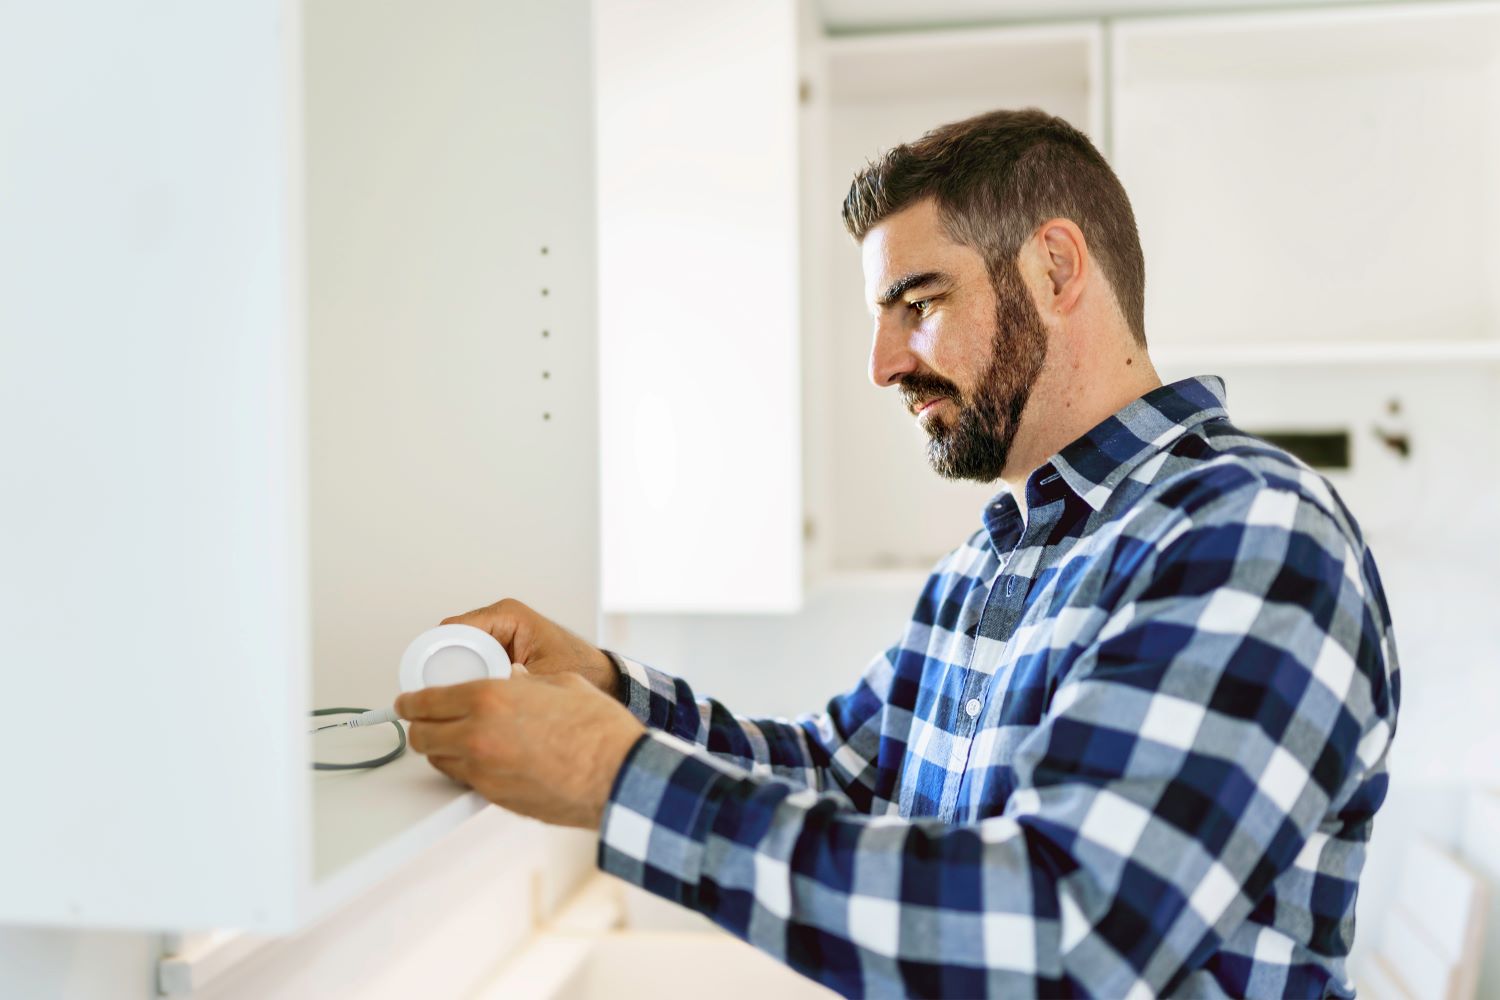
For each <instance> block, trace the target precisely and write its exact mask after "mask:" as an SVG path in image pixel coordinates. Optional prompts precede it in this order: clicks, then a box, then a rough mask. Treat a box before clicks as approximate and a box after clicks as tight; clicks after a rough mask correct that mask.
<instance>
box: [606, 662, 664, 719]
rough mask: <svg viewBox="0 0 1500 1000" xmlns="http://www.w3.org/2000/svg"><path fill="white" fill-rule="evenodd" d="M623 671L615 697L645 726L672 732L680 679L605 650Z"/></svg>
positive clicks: (621, 671)
mask: <svg viewBox="0 0 1500 1000" xmlns="http://www.w3.org/2000/svg"><path fill="white" fill-rule="evenodd" d="M603 652H604V655H605V656H608V657H609V658H610V659H611V660H613V661H614V664H615V669H617V670H618V671H619V672H620V680H619V683H618V684H616V685H615V697H616V698H617V699H619V701H620V703H621V704H622V705H624V706H625V707H626V708H628V709H630V714H631V715H633V716H635V717H636V718H637V719H639V720H640V722H641V724H642V725H645V726H648V727H650V728H652V729H665V730H667V731H668V732H671V731H673V729H674V726H673V723H674V721H675V720H676V716H677V701H678V699H677V678H675V677H673V676H672V675H671V674H669V673H666V672H665V671H661V670H657V669H656V668H655V667H649V666H647V665H646V664H644V663H641V662H639V661H638V660H632V659H631V658H630V657H628V656H622V655H620V654H619V653H615V652H611V651H610V650H608V649H606V650H603Z"/></svg>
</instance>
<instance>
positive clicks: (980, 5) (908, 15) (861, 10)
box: [815, 0, 1368, 34]
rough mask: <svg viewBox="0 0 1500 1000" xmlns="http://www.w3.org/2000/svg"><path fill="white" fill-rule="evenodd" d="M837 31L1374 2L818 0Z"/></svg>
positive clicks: (828, 22)
mask: <svg viewBox="0 0 1500 1000" xmlns="http://www.w3.org/2000/svg"><path fill="white" fill-rule="evenodd" d="M815 2H816V4H817V9H818V13H819V15H820V16H821V19H822V22H823V26H824V28H826V29H827V30H828V31H829V33H831V34H846V33H855V32H863V31H880V30H888V29H892V28H927V27H943V26H957V25H967V24H1000V23H1004V22H1014V21H1062V20H1069V19H1074V18H1092V17H1111V16H1115V17H1118V16H1123V15H1127V14H1129V15H1141V14H1174V13H1187V12H1193V11H1206V10H1213V11H1225V10H1268V9H1278V8H1279V9H1285V8H1288V7H1322V6H1328V5H1330V4H1335V3H1337V4H1347V3H1359V2H1368V0H815Z"/></svg>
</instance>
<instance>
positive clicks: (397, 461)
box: [0, 0, 599, 932]
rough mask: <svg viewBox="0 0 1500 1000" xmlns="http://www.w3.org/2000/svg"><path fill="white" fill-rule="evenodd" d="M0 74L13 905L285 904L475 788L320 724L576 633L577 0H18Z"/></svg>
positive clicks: (364, 869) (580, 22)
mask: <svg viewBox="0 0 1500 1000" xmlns="http://www.w3.org/2000/svg"><path fill="white" fill-rule="evenodd" d="M0 94H4V95H7V96H6V97H4V98H0V148H3V149H4V150H5V154H4V167H3V168H0V454H3V455H4V456H5V459H6V470H7V471H6V484H5V488H4V489H3V490H0V524H3V525H4V528H3V529H0V530H3V534H0V636H3V637H4V639H5V641H6V644H7V652H6V656H5V661H6V664H7V668H6V670H7V673H6V676H7V680H8V692H7V705H8V708H9V711H8V713H7V714H8V719H7V728H8V737H9V740H8V742H9V743H10V746H11V748H12V752H11V753H9V754H7V764H6V766H5V773H4V776H3V783H4V786H5V791H6V802H7V811H6V816H7V822H6V823H5V824H4V832H3V833H0V853H3V854H4V856H5V857H6V858H7V859H8V865H7V875H6V879H5V890H4V892H0V921H3V922H9V923H26V924H35V925H49V924H50V925H61V926H75V927H83V926H93V927H118V928H141V929H157V930H160V929H193V928H203V927H235V928H246V929H252V930H259V931H272V932H276V931H285V930H289V929H292V928H295V927H300V926H304V925H306V924H308V923H309V922H310V921H312V920H314V919H316V918H317V917H319V916H321V915H322V914H325V913H327V912H330V911H331V910H332V909H333V908H334V907H336V906H338V905H339V904H340V903H342V902H344V901H347V900H349V899H352V898H353V897H354V896H355V895H357V894H359V893H361V892H363V891H365V890H366V889H368V888H370V887H371V886H373V885H375V884H377V883H379V882H381V881H382V880H384V879H386V878H387V877H389V876H390V875H392V874H393V873H394V872H396V871H397V870H399V869H400V868H402V866H404V865H405V864H407V863H408V862H409V861H410V860H412V859H413V858H415V857H416V856H417V855H419V854H421V853H422V851H423V850H424V848H425V847H427V846H428V845H430V844H432V843H434V842H435V841H436V840H437V839H438V838H439V837H440V836H441V835H442V834H443V833H444V832H445V831H447V830H450V829H452V828H453V827H454V826H456V825H458V824H460V823H462V822H463V821H464V820H465V818H466V817H468V816H470V815H471V814H473V813H474V812H476V811H478V810H479V809H481V808H483V807H484V804H483V802H482V801H481V800H479V799H478V798H477V797H476V796H474V795H473V794H472V793H464V792H461V791H460V790H459V789H458V787H457V786H455V785H453V784H451V783H449V782H448V781H446V779H444V778H443V777H442V776H441V775H439V774H437V773H436V772H435V771H433V770H432V769H431V768H429V767H427V766H426V765H425V763H424V762H423V761H422V760H421V758H420V757H419V756H418V755H415V754H408V755H407V756H406V757H405V758H403V759H402V760H400V761H397V762H396V763H395V764H392V765H390V766H388V767H385V768H381V769H378V770H375V771H371V772H353V773H335V774H319V775H317V776H314V774H313V772H312V771H311V770H310V768H309V756H310V752H311V749H310V746H309V740H308V738H307V737H306V736H305V735H304V733H305V731H306V730H307V729H308V728H309V719H308V716H307V713H308V711H309V709H310V708H312V707H314V706H318V705H362V706H368V707H375V706H379V705H386V704H389V703H390V700H391V699H392V698H393V697H394V696H395V694H396V666H397V662H398V659H399V657H400V654H401V652H402V650H403V648H404V647H405V645H406V643H407V642H408V641H409V639H410V638H411V637H412V636H413V635H415V634H416V633H417V632H418V631H420V630H422V629H424V628H426V627H428V626H430V625H432V624H435V623H436V622H437V621H438V619H440V618H441V617H443V616H445V615H448V614H452V613H455V612H459V611H464V610H467V609H469V608H471V607H475V606H477V605H481V604H485V603H489V602H490V601H493V600H497V599H499V598H501V597H505V596H514V597H518V598H521V599H522V600H525V601H526V602H527V603H529V604H532V605H533V606H534V607H536V608H538V609H539V610H541V611H542V612H543V613H545V614H548V615H549V616H551V617H553V618H555V619H557V620H558V621H561V622H563V623H564V624H566V625H568V626H569V627H571V628H573V629H575V630H577V631H580V632H582V633H584V634H590V635H591V634H593V633H594V630H595V627H596V624H597V592H598V563H597V542H598V530H597V524H598V505H597V500H596V497H597V484H598V469H597V465H598V454H599V453H598V426H597V416H598V414H597V408H596V402H595V387H596V379H597V367H596V365H597V359H596V336H595V297H594V291H595V274H594V261H595V255H594V240H595V229H594V216H593V198H594V178H593V136H592V131H591V126H590V114H591V102H592V88H591V86H590V66H589V7H588V3H587V2H586V0H569V2H563V3H556V2H549V3H541V2H534V3H519V4H505V5H497V4H491V3H487V2H482V0H463V2H458V3H452V4H445V5H443V6H442V8H441V9H434V8H431V7H430V6H429V5H425V4H421V3H417V2H415V0H380V2H373V3H371V2H357V0H309V2H307V3H306V4H298V3H290V2H283V3H279V4H264V3H254V2H249V0H226V2H223V3H215V4H206V5H188V6H186V7H184V6H183V5H180V4H164V3H150V4H145V5H132V6H131V7H130V8H129V9H128V10H126V9H124V8H118V7H117V6H116V5H113V4H108V3H92V4H88V5H86V10H83V11H79V10H77V9H75V7H73V6H69V7H52V6H36V5H33V6H30V7H28V8H27V10H26V12H25V14H24V16H23V17H21V18H20V19H18V20H12V21H11V22H10V23H8V25H7V30H6V31H4V32H0ZM383 728H384V730H385V733H386V734H389V727H383ZM360 735H361V738H363V739H366V740H374V741H378V740H379V738H380V737H381V735H382V734H381V733H380V731H379V730H371V731H366V732H363V733H361V734H360ZM385 739H387V740H389V739H391V737H390V736H389V735H386V736H385Z"/></svg>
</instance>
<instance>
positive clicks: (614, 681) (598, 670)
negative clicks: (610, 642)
mask: <svg viewBox="0 0 1500 1000" xmlns="http://www.w3.org/2000/svg"><path fill="white" fill-rule="evenodd" d="M597 652H598V654H599V655H598V658H597V659H596V661H595V666H594V671H593V673H592V674H591V676H590V678H589V679H590V680H592V681H593V682H594V686H595V687H597V688H598V689H599V690H600V691H603V692H604V693H605V694H607V695H609V696H610V697H611V698H613V699H615V700H616V701H619V700H620V666H619V662H618V661H617V660H616V659H615V658H614V656H613V654H611V653H610V652H609V651H608V650H605V649H599V650H597Z"/></svg>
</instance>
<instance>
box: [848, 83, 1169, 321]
mask: <svg viewBox="0 0 1500 1000" xmlns="http://www.w3.org/2000/svg"><path fill="white" fill-rule="evenodd" d="M927 197H932V198H935V199H936V200H937V207H938V213H939V215H940V216H941V218H942V220H943V223H944V226H945V227H946V228H947V230H948V232H949V234H950V235H951V236H952V237H953V238H954V239H955V240H957V241H959V242H960V243H963V244H965V245H967V246H971V247H973V248H974V249H975V250H977V251H979V253H980V255H981V256H983V257H984V258H985V261H986V263H987V264H988V265H989V268H990V273H991V276H992V277H993V276H994V275H995V274H997V273H998V272H999V269H1000V268H1002V267H1007V266H1014V262H1015V257H1016V254H1017V252H1018V251H1019V250H1020V249H1021V244H1022V243H1024V242H1025V241H1026V240H1027V238H1029V237H1030V236H1031V234H1032V233H1034V232H1035V231H1036V228H1037V227H1038V226H1040V225H1041V224H1042V223H1043V222H1045V221H1047V220H1048V219H1051V218H1059V217H1060V218H1066V219H1071V220H1072V221H1073V223H1074V224H1075V225H1077V226H1078V228H1079V229H1080V230H1081V231H1082V232H1083V236H1084V239H1085V240H1087V241H1088V245H1089V249H1090V251H1091V252H1092V253H1093V255H1094V259H1095V260H1097V261H1098V262H1099V270H1100V271H1101V272H1102V273H1103V275H1104V277H1105V280H1106V281H1108V282H1109V286H1110V288H1111V289H1112V290H1113V291H1114V294H1115V300H1116V301H1117V302H1118V303H1119V306H1120V312H1121V313H1122V314H1124V316H1125V321H1126V323H1127V324H1129V326H1130V331H1131V333H1133V334H1134V335H1135V339H1136V342H1137V343H1138V344H1140V345H1141V346H1142V347H1144V346H1145V344H1146V259H1145V255H1144V254H1142V253H1141V240H1140V236H1139V234H1138V233H1137V232H1136V228H1135V214H1134V213H1133V212H1132V211H1131V210H1130V199H1129V198H1127V197H1126V196H1125V188H1124V186H1123V185H1122V184H1121V183H1120V179H1119V178H1118V177H1116V176H1115V172H1114V171H1113V170H1111V169H1110V166H1109V163H1108V162H1107V161H1106V160H1105V159H1104V157H1103V156H1102V155H1101V154H1100V152H1099V150H1098V149H1096V148H1094V144H1093V143H1092V142H1090V141H1089V138H1088V136H1086V135H1084V134H1083V133H1082V132H1080V131H1078V130H1077V129H1076V128H1074V127H1073V126H1072V125H1069V124H1068V123H1067V122H1066V121H1064V120H1063V119H1061V118H1058V117H1056V116H1055V115H1049V114H1047V113H1046V112H1045V111H1042V110H1041V109H1040V108H1023V109H1021V110H1018V111H1012V110H1002V111H989V112H986V113H985V114H981V115H975V116H974V117H972V118H965V119H964V120H963V121H957V122H951V123H949V124H947V125H940V126H938V127H937V128H935V129H932V130H931V131H930V132H927V133H926V134H925V135H923V136H922V137H921V138H920V139H918V140H916V141H915V142H909V143H903V144H901V145H899V146H896V147H895V148H894V149H891V150H889V151H887V152H885V153H884V154H882V155H881V156H880V158H879V159H877V160H875V161H874V162H872V163H870V164H868V165H867V166H865V168H864V169H862V170H860V171H859V173H857V174H855V176H854V181H853V183H851V184H850V185H849V194H848V195H847V196H846V197H845V198H844V212H843V214H844V228H846V229H848V230H849V233H850V235H852V236H853V237H854V238H855V239H856V240H863V239H864V238H865V234H866V233H868V232H869V231H870V230H871V229H872V228H874V227H875V226H876V225H878V224H879V223H880V221H881V220H883V219H884V218H886V217H887V216H889V215H892V214H894V213H896V212H899V211H900V210H902V209H903V208H906V207H908V206H909V205H911V204H912V203H914V202H916V201H919V200H921V199H923V198H927Z"/></svg>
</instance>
